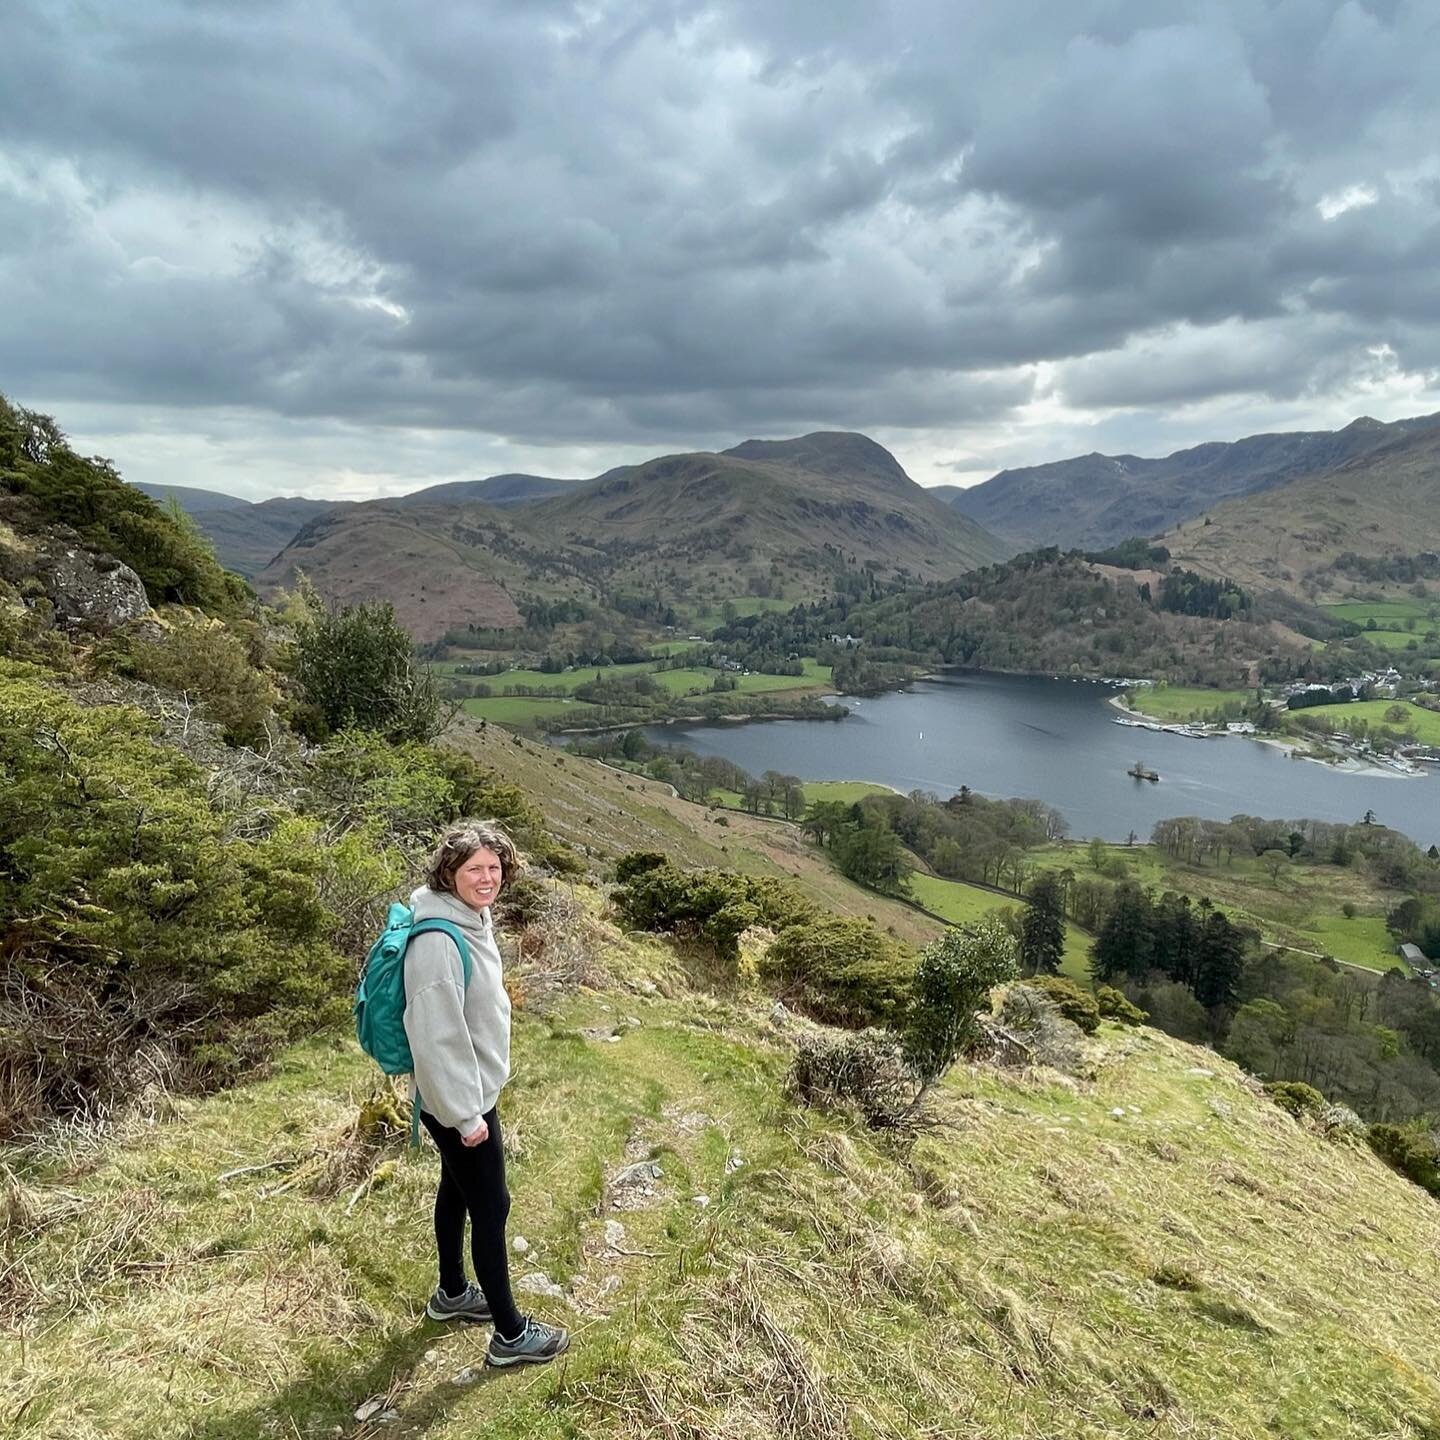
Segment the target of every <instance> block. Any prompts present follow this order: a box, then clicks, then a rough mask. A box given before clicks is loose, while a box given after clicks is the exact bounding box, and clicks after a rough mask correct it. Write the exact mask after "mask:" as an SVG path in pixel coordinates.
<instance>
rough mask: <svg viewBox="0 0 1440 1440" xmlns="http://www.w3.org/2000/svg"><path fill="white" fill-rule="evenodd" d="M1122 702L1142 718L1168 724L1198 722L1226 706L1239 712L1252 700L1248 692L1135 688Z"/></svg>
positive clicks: (1191, 687) (1184, 687)
mask: <svg viewBox="0 0 1440 1440" xmlns="http://www.w3.org/2000/svg"><path fill="white" fill-rule="evenodd" d="M1125 698H1126V701H1127V703H1128V704H1129V705H1130V706H1131V708H1132V709H1134V710H1138V711H1139V712H1140V713H1141V714H1142V715H1148V716H1150V718H1151V719H1152V720H1163V721H1164V722H1165V723H1166V724H1170V723H1172V722H1175V721H1180V720H1194V719H1199V718H1200V717H1202V716H1205V715H1208V714H1210V713H1211V712H1212V711H1215V710H1221V709H1224V708H1225V707H1227V706H1234V707H1236V708H1239V707H1240V706H1243V705H1245V704H1246V703H1247V702H1248V701H1250V700H1251V699H1253V698H1254V697H1253V692H1252V691H1249V690H1210V689H1207V688H1206V687H1205V686H1202V685H1137V686H1135V687H1134V688H1133V689H1131V690H1128V691H1127V692H1126V695H1125Z"/></svg>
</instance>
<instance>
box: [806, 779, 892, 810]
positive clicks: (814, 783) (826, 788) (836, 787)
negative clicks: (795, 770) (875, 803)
mask: <svg viewBox="0 0 1440 1440" xmlns="http://www.w3.org/2000/svg"><path fill="white" fill-rule="evenodd" d="M894 793H895V792H894V791H893V790H892V789H891V788H890V787H889V786H888V785H872V784H871V783H870V781H868V780H807V781H806V782H805V803H806V804H807V805H817V804H827V803H828V804H833V803H835V802H837V801H838V802H839V803H840V804H841V805H853V804H854V803H855V802H856V801H857V800H863V799H864V798H865V797H866V796H867V795H893V794H894Z"/></svg>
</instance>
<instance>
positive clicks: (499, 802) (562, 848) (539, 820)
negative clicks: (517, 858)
mask: <svg viewBox="0 0 1440 1440" xmlns="http://www.w3.org/2000/svg"><path fill="white" fill-rule="evenodd" d="M433 753H434V756H435V763H436V765H437V766H438V767H439V770H440V773H441V774H442V775H444V777H445V778H446V780H448V781H449V783H450V787H451V792H452V794H451V798H450V801H449V803H448V804H447V805H446V806H445V808H444V811H443V813H442V814H441V815H440V817H439V818H440V819H441V820H442V821H444V822H446V823H450V822H453V821H457V820H465V819H485V820H498V821H499V822H500V824H501V825H503V826H504V827H505V829H506V830H507V831H508V832H509V833H510V836H511V838H512V839H513V840H514V841H515V842H516V844H518V845H519V846H520V848H521V850H522V851H524V853H525V856H526V858H527V859H529V860H532V861H535V862H536V863H538V864H540V865H543V866H545V867H546V868H547V869H550V870H552V871H554V872H555V873H556V874H560V875H581V874H584V872H585V868H586V867H585V862H584V861H583V860H582V859H581V858H580V856H578V855H577V854H576V853H575V852H574V851H573V850H572V849H571V848H570V847H569V846H568V845H566V844H565V843H564V842H563V841H561V840H557V839H556V838H555V837H554V836H553V835H552V834H551V833H550V831H549V830H548V829H547V828H546V826H545V817H544V816H543V815H542V814H541V813H540V811H539V810H538V809H536V807H535V805H534V804H533V803H532V802H531V800H530V798H529V797H528V796H527V795H526V794H525V792H524V791H523V790H522V789H521V788H520V787H519V786H518V785H516V784H514V783H513V782H511V781H509V780H506V779H504V778H503V776H502V775H501V774H500V772H499V771H497V770H495V769H493V768H492V767H490V766H488V765H484V764H482V763H481V762H480V761H479V760H477V759H476V758H475V757H474V756H473V755H469V754H467V753H466V752H465V751H463V750H456V749H453V748H452V747H451V746H449V745H437V746H435V747H434V750H433Z"/></svg>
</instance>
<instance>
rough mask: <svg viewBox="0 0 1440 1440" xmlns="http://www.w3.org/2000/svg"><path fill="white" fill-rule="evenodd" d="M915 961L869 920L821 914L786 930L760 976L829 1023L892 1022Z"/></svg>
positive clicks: (799, 1007)
mask: <svg viewBox="0 0 1440 1440" xmlns="http://www.w3.org/2000/svg"><path fill="white" fill-rule="evenodd" d="M913 971H914V966H913V964H912V963H911V962H910V961H909V960H908V958H907V957H906V956H905V954H904V952H903V951H902V950H901V949H900V947H899V946H898V945H896V944H895V943H894V942H893V941H892V940H890V939H889V937H888V936H886V935H884V934H883V933H881V931H879V930H878V929H876V927H875V926H874V924H872V923H871V922H870V921H869V920H841V919H839V918H837V917H834V916H828V915H827V916H820V917H818V918H816V919H814V920H810V921H807V922H806V923H804V924H802V925H791V926H789V927H788V928H786V929H785V930H782V931H781V932H780V934H779V936H778V937H777V938H776V940H775V943H774V944H773V945H771V946H770V948H769V949H768V950H767V951H766V953H765V957H764V959H763V960H762V961H761V964H760V978H761V979H762V980H764V981H766V982H767V983H769V984H771V985H773V986H774V987H775V989H776V990H777V991H778V992H779V994H780V997H781V998H782V999H783V1000H784V1001H785V1002H786V1003H787V1004H788V1005H791V1006H792V1007H793V1008H795V1009H797V1010H800V1011H802V1012H804V1013H805V1014H808V1015H812V1016H813V1017H814V1018H815V1019H817V1020H820V1021H823V1022H824V1023H826V1024H830V1025H848V1026H860V1025H875V1024H883V1023H888V1022H890V1021H892V1020H894V1019H895V1018H897V1017H898V1016H899V1015H900V1014H901V1013H902V1011H903V1009H904V1006H905V1001H906V999H907V997H908V995H909V990H910V984H911V980H912V976H913Z"/></svg>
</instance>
